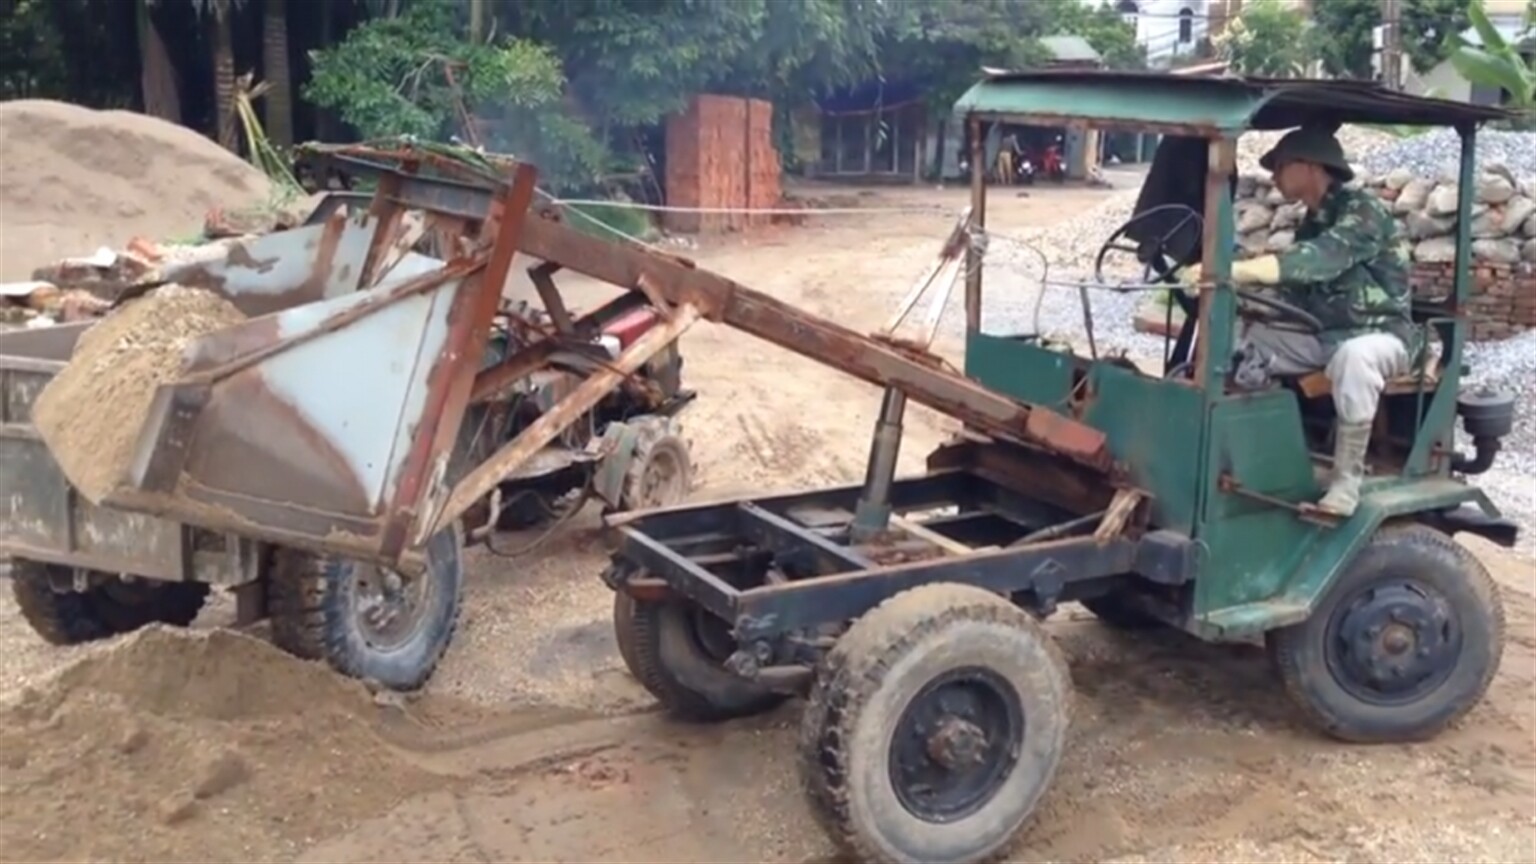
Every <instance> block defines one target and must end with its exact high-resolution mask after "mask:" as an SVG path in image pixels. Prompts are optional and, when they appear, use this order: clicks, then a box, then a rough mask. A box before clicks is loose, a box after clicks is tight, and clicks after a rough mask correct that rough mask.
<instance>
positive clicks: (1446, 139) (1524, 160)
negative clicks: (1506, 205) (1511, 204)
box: [1362, 128, 1536, 180]
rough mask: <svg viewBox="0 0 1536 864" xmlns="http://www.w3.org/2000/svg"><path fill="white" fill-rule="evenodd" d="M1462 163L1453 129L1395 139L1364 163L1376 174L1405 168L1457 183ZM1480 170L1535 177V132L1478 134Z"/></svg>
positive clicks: (1457, 140) (1377, 149) (1434, 130)
mask: <svg viewBox="0 0 1536 864" xmlns="http://www.w3.org/2000/svg"><path fill="white" fill-rule="evenodd" d="M1460 163H1461V139H1460V138H1459V137H1457V135H1456V133H1455V131H1453V130H1451V129H1440V128H1437V129H1432V130H1430V131H1428V132H1424V133H1422V134H1419V135H1414V136H1413V137H1411V138H1393V139H1391V140H1390V143H1387V144H1386V145H1385V146H1381V147H1375V148H1372V149H1371V150H1370V152H1369V153H1367V154H1366V155H1365V156H1364V157H1363V159H1362V164H1363V165H1364V167H1365V169H1366V170H1368V171H1370V172H1371V173H1373V174H1386V173H1388V172H1391V171H1394V170H1398V169H1403V170H1407V171H1408V172H1410V173H1412V174H1413V175H1415V176H1418V177H1434V178H1437V179H1445V180H1454V179H1456V177H1457V176H1458V166H1459V165H1460ZM1477 163H1478V166H1479V168H1482V169H1485V170H1486V168H1487V167H1489V166H1494V165H1502V166H1504V167H1505V168H1506V169H1508V170H1510V171H1512V172H1514V173H1515V174H1517V175H1525V176H1531V175H1536V132H1506V131H1502V130H1497V129H1483V130H1480V131H1479V132H1478V133H1477Z"/></svg>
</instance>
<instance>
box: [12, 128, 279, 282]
mask: <svg viewBox="0 0 1536 864" xmlns="http://www.w3.org/2000/svg"><path fill="white" fill-rule="evenodd" d="M270 195H271V189H270V184H269V183H268V182H267V179H266V177H265V176H264V175H262V173H261V172H260V171H258V170H256V169H255V168H254V167H252V166H251V165H249V164H247V163H245V162H244V161H242V160H241V159H240V158H239V157H238V156H236V155H234V154H233V153H230V152H229V151H227V150H225V149H223V148H222V147H220V146H219V145H218V144H216V143H214V142H213V141H210V140H209V139H207V138H205V137H203V136H202V135H199V134H198V133H196V132H194V131H192V130H191V129H187V128H185V127H182V126H177V125H175V124H172V123H167V122H165V121H163V120H159V119H156V118H154V117H150V116H148V115H144V114H138V113H134V112H130V111H93V110H91V109H89V108H82V107H80V106H78V105H70V104H66V103H63V102H50V101H45V100H35V99H23V100H18V101H14V102H5V103H0V281H20V280H24V279H27V278H28V277H29V276H30V275H31V273H32V271H33V270H34V269H36V268H38V267H41V266H44V265H47V264H50V263H53V262H54V261H56V260H58V259H60V258H66V257H70V256H76V255H89V254H90V253H91V252H94V251H95V250H96V249H97V247H100V246H108V247H111V248H114V249H118V248H122V247H123V246H124V245H125V244H127V242H128V241H129V240H130V239H132V238H133V237H136V236H140V237H147V238H149V239H151V240H173V239H181V238H188V237H192V236H195V235H197V234H198V233H199V231H200V230H201V228H202V226H203V220H204V217H205V216H206V215H207V213H208V211H209V210H210V209H213V208H245V207H252V206H256V205H258V204H261V203H262V202H264V201H266V200H267V199H268V198H269V197H270Z"/></svg>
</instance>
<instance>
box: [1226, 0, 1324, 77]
mask: <svg viewBox="0 0 1536 864" xmlns="http://www.w3.org/2000/svg"><path fill="white" fill-rule="evenodd" d="M1213 42H1214V45H1215V47H1216V50H1217V53H1218V54H1219V55H1220V56H1221V57H1222V59H1224V60H1226V61H1227V62H1229V63H1231V64H1232V67H1233V68H1234V69H1236V70H1237V71H1238V72H1241V73H1242V74H1244V75H1255V76H1264V77H1273V78H1292V77H1297V76H1300V75H1302V74H1304V73H1305V72H1306V69H1307V66H1308V65H1310V64H1311V63H1312V61H1313V60H1314V59H1316V58H1317V41H1316V39H1315V37H1313V36H1312V35H1311V34H1310V32H1309V30H1308V23H1307V19H1306V17H1305V16H1304V15H1303V14H1302V13H1301V12H1300V11H1298V10H1296V9H1292V8H1291V7H1289V6H1287V5H1284V4H1281V3H1277V2H1274V0H1250V2H1248V3H1246V4H1244V6H1243V11H1242V12H1241V14H1239V16H1238V17H1237V18H1236V19H1235V20H1233V21H1232V22H1230V23H1229V24H1228V25H1227V29H1226V32H1225V33H1223V34H1221V36H1219V37H1217V39H1215V40H1213Z"/></svg>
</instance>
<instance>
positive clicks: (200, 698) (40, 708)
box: [0, 626, 444, 861]
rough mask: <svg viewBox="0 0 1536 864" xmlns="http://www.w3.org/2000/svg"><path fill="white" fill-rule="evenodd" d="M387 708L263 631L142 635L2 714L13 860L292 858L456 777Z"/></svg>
mask: <svg viewBox="0 0 1536 864" xmlns="http://www.w3.org/2000/svg"><path fill="white" fill-rule="evenodd" d="M379 710H380V709H378V708H377V707H376V706H375V705H374V704H373V702H372V699H371V697H370V696H369V694H368V692H367V690H366V689H365V688H364V687H363V686H362V685H361V684H359V683H357V682H355V681H350V680H347V679H343V678H340V677H338V676H336V675H334V674H332V673H331V672H330V671H328V670H327V669H325V668H324V667H323V666H321V665H319V664H316V663H309V662H306V661H303V660H298V659H296V658H294V657H291V656H289V655H287V654H284V653H282V652H281V651H279V650H278V649H277V648H274V647H272V646H271V645H269V644H267V643H266V642H263V641H261V640H259V639H256V638H253V637H250V636H244V635H240V634H237V633H231V632H228V631H220V630H215V631H210V632H195V631H185V630H174V629H171V628H166V627H161V626H155V627H151V628H149V629H146V630H142V631H139V632H138V633H135V634H134V635H132V636H130V637H127V638H126V639H124V640H123V641H121V642H118V643H115V644H113V645H111V646H109V647H106V648H104V649H99V650H97V651H95V652H92V653H90V654H88V655H87V656H86V657H85V658H84V659H82V660H81V661H79V662H78V663H76V664H75V665H73V666H70V667H67V668H66V669H65V670H63V671H62V672H61V673H59V674H58V675H56V676H55V677H53V678H52V679H50V680H48V681H46V682H44V683H42V684H40V685H39V686H38V687H37V688H35V689H29V690H27V691H24V692H23V693H22V694H21V695H20V697H19V698H18V699H16V700H14V701H13V703H12V704H10V705H8V706H7V707H6V708H5V709H3V710H0V812H4V813H5V814H6V817H5V818H4V819H0V850H3V853H0V857H3V858H4V859H6V860H17V861H44V860H55V861H62V860H72V861H81V860H96V861H102V860H115V861H135V860H136V861H269V860H292V858H293V857H294V856H295V855H296V854H297V853H299V852H300V851H302V850H303V849H304V848H307V847H308V846H310V845H312V844H313V843H314V842H316V841H318V840H320V839H321V838H323V837H326V836H329V835H331V834H333V833H335V832H336V831H338V830H342V829H344V828H345V827H346V826H347V825H349V824H351V823H353V822H355V821H357V820H360V819H364V818H368V817H372V816H375V815H378V814H380V813H383V812H386V811H388V810H389V809H390V808H391V807H392V806H394V805H395V804H396V803H398V802H399V801H401V800H403V799H404V798H405V797H407V796H410V795H413V794H416V793H420V792H424V791H428V790H430V789H433V788H437V787H438V786H440V785H441V784H442V783H443V782H444V781H442V780H441V779H439V778H438V777H436V776H435V775H432V774H429V773H427V772H425V771H423V770H421V769H420V768H418V767H416V765H415V764H414V763H413V762H411V761H410V760H409V759H408V758H407V756H406V755H405V754H404V753H402V752H401V751H400V750H398V749H397V748H395V747H393V746H392V745H391V744H390V743H388V741H387V740H386V739H385V738H384V737H382V736H381V734H380V729H381V727H380V725H379V723H380V722H381V721H380V718H379Z"/></svg>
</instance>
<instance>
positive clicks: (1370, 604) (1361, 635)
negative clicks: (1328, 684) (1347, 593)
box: [1325, 579, 1462, 705]
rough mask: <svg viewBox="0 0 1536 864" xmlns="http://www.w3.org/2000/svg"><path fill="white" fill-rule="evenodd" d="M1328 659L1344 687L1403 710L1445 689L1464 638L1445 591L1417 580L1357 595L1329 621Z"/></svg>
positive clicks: (1384, 585) (1358, 695)
mask: <svg viewBox="0 0 1536 864" xmlns="http://www.w3.org/2000/svg"><path fill="white" fill-rule="evenodd" d="M1325 638H1326V639H1327V643H1326V644H1327V651H1326V660H1327V663H1328V668H1329V671H1330V672H1331V673H1332V675H1333V677H1334V680H1335V681H1337V682H1338V684H1339V686H1340V687H1342V688H1344V690H1346V691H1347V692H1348V693H1350V695H1352V696H1354V697H1355V698H1357V699H1360V700H1362V701H1364V702H1368V703H1371V704H1375V705H1401V704H1406V703H1411V702H1413V701H1415V700H1417V699H1420V698H1422V697H1423V696H1424V695H1425V694H1427V693H1430V692H1432V691H1434V690H1435V688H1437V687H1439V686H1440V685H1441V684H1444V683H1445V681H1446V679H1447V678H1449V677H1450V675H1451V673H1452V672H1453V671H1454V670H1455V668H1456V660H1457V658H1459V657H1460V656H1461V647H1462V633H1461V628H1460V626H1458V622H1457V620H1456V616H1455V613H1454V612H1453V611H1452V610H1451V607H1450V604H1449V603H1448V602H1447V601H1446V599H1445V597H1444V596H1443V595H1441V594H1440V592H1438V591H1436V590H1434V589H1433V588H1430V587H1429V586H1427V585H1424V584H1422V583H1420V582H1417V581H1414V580H1402V579H1399V580H1392V581H1387V582H1382V583H1379V584H1377V585H1374V586H1371V587H1368V588H1366V589H1364V590H1361V591H1359V592H1357V593H1356V594H1355V595H1354V596H1352V597H1350V598H1349V600H1348V601H1347V602H1345V603H1343V604H1341V605H1340V606H1339V608H1338V610H1337V611H1336V612H1335V613H1334V614H1333V616H1332V617H1331V620H1330V621H1329V625H1328V629H1327V633H1326V636H1325Z"/></svg>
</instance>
